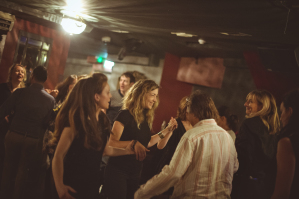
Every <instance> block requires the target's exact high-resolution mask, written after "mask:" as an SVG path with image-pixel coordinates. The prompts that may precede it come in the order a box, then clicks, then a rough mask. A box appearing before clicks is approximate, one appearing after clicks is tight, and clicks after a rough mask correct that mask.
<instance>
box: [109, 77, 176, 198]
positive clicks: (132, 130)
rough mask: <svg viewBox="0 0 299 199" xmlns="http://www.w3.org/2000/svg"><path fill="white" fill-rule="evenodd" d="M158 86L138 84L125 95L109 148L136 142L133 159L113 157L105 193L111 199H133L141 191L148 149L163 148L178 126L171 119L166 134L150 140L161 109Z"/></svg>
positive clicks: (143, 81)
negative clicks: (158, 108) (140, 180)
mask: <svg viewBox="0 0 299 199" xmlns="http://www.w3.org/2000/svg"><path fill="white" fill-rule="evenodd" d="M158 89H159V86H158V85H157V84H156V83H155V82H154V81H152V80H144V79H143V80H139V81H138V82H136V83H135V84H134V85H133V86H132V87H131V88H130V89H129V90H128V91H127V92H126V94H125V96H124V102H123V107H122V110H121V111H120V112H119V114H118V116H117V117H116V120H115V122H114V125H113V127H112V134H111V135H110V139H109V145H110V146H113V147H118V148H124V147H127V145H128V144H129V143H130V142H132V141H133V146H132V150H134V151H135V154H136V157H135V156H134V155H130V156H122V157H110V158H109V161H108V164H107V166H106V170H105V183H104V189H105V190H106V192H107V195H108V198H109V199H132V198H134V192H135V191H136V190H137V189H138V186H139V178H140V173H141V169H142V161H143V160H144V158H145V157H146V152H147V151H148V149H147V148H148V147H151V146H153V145H154V144H156V143H158V146H159V145H164V146H165V142H166V143H167V141H168V139H169V138H170V132H172V131H173V130H174V129H175V128H176V126H177V123H176V120H175V119H173V118H172V119H171V120H170V122H169V125H168V127H167V128H166V129H164V130H163V131H161V132H159V133H157V134H155V135H153V136H151V128H152V123H153V120H154V111H155V109H156V108H157V106H158Z"/></svg>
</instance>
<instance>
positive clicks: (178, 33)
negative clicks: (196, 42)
mask: <svg viewBox="0 0 299 199" xmlns="http://www.w3.org/2000/svg"><path fill="white" fill-rule="evenodd" d="M171 34H174V35H176V36H178V37H194V36H197V35H192V34H187V33H184V32H171Z"/></svg>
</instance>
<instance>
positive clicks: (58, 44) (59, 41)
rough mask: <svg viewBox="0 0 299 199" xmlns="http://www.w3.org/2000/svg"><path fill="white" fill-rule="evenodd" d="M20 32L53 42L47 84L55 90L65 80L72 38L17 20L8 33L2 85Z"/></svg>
mask: <svg viewBox="0 0 299 199" xmlns="http://www.w3.org/2000/svg"><path fill="white" fill-rule="evenodd" d="M20 30H23V31H26V32H30V33H33V34H37V35H41V36H43V37H48V38H51V39H52V40H53V43H52V49H51V52H50V53H51V54H50V59H49V64H48V80H47V81H46V83H45V87H46V88H51V89H53V88H54V87H55V86H56V84H57V83H58V82H60V81H61V80H62V78H63V74H64V68H65V63H66V59H67V56H68V51H69V46H70V38H69V36H68V35H66V34H64V33H63V32H59V31H56V30H53V29H50V28H47V27H44V26H41V25H38V24H35V23H31V22H29V21H25V20H22V19H17V20H16V21H15V24H14V27H13V29H12V31H10V32H8V33H7V37H6V41H5V46H4V50H3V54H2V60H1V63H0V83H3V82H6V80H7V76H8V74H7V73H8V69H9V67H10V66H11V65H12V64H13V58H14V55H15V50H16V47H17V44H18V39H19V31H20Z"/></svg>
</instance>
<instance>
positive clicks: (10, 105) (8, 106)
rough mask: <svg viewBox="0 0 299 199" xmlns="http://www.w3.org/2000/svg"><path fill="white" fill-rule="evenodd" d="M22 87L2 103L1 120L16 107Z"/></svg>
mask: <svg viewBox="0 0 299 199" xmlns="http://www.w3.org/2000/svg"><path fill="white" fill-rule="evenodd" d="M21 90H22V89H17V90H16V91H15V92H13V93H12V95H11V96H10V97H9V98H8V99H7V100H6V101H5V102H4V103H3V104H2V105H1V107H0V122H2V121H3V120H4V118H5V117H6V116H7V115H9V114H10V113H11V111H12V110H14V109H15V105H16V100H17V99H18V98H19V96H20V92H21Z"/></svg>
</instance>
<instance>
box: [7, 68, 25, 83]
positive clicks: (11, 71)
mask: <svg viewBox="0 0 299 199" xmlns="http://www.w3.org/2000/svg"><path fill="white" fill-rule="evenodd" d="M17 66H21V67H22V68H23V71H24V78H23V81H22V82H21V84H20V88H24V87H25V82H26V79H27V76H26V68H25V66H23V65H21V64H13V65H12V66H11V67H10V68H9V70H8V78H7V82H9V83H11V81H12V79H11V75H12V73H13V72H14V70H15V69H16V67H17Z"/></svg>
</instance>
